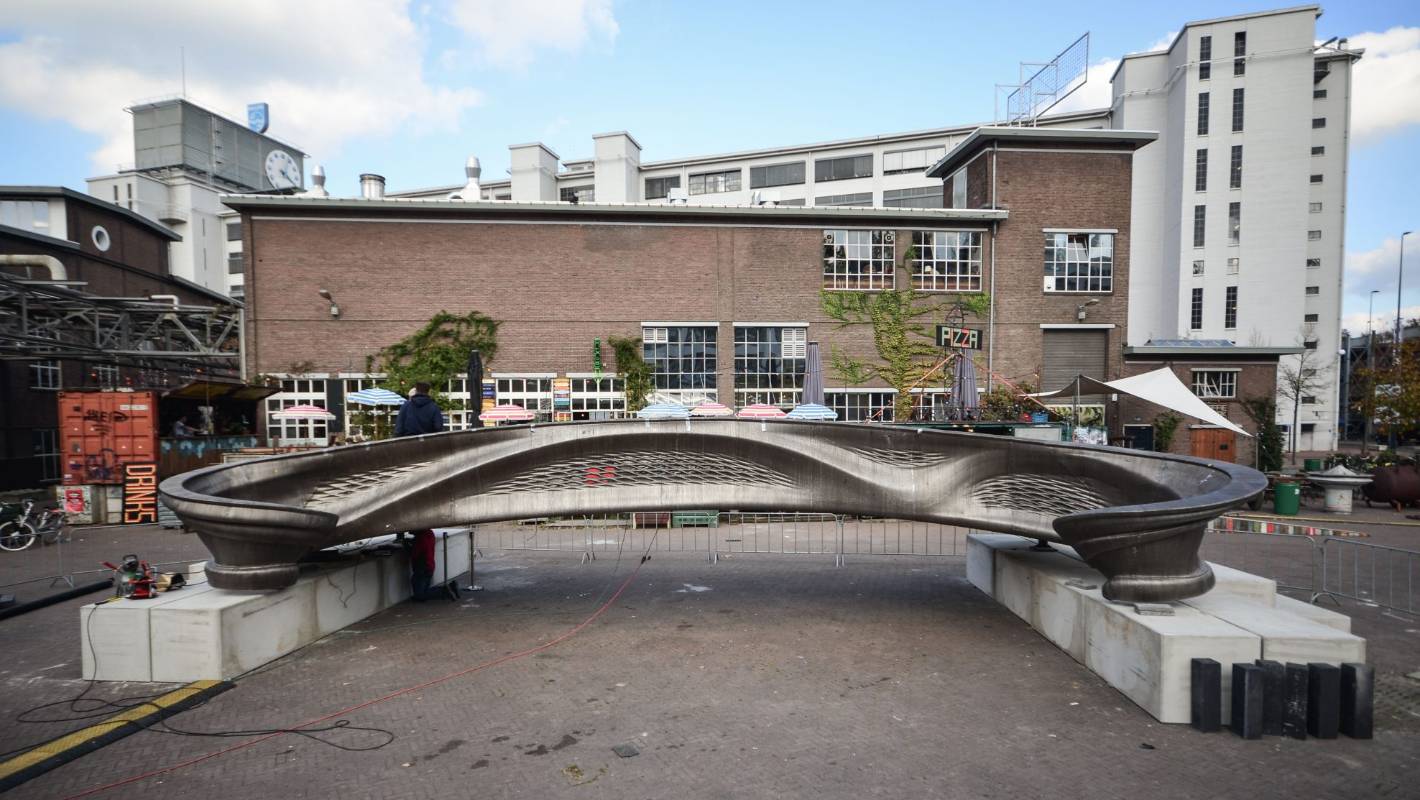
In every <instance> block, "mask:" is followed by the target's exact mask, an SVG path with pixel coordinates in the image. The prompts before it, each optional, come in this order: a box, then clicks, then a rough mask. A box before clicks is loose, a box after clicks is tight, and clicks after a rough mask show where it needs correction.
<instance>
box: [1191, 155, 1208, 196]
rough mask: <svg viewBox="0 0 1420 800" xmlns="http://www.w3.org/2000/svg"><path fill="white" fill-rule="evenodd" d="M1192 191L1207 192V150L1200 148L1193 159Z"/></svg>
mask: <svg viewBox="0 0 1420 800" xmlns="http://www.w3.org/2000/svg"><path fill="white" fill-rule="evenodd" d="M1193 191H1195V192H1206V191H1208V150H1207V149H1206V148H1200V149H1199V150H1198V151H1197V153H1195V154H1194V158H1193Z"/></svg>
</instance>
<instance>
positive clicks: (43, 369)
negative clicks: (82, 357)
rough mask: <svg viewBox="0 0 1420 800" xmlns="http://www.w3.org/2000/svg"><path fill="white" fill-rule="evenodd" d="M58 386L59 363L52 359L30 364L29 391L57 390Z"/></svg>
mask: <svg viewBox="0 0 1420 800" xmlns="http://www.w3.org/2000/svg"><path fill="white" fill-rule="evenodd" d="M59 384H60V369H59V362H58V361H55V360H54V359H46V360H44V361H31V362H30V388H31V389H58V388H59Z"/></svg>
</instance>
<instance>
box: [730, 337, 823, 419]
mask: <svg viewBox="0 0 1420 800" xmlns="http://www.w3.org/2000/svg"><path fill="white" fill-rule="evenodd" d="M807 335H808V329H806V328H781V327H747V326H739V325H737V326H735V404H736V405H738V406H747V405H750V404H751V403H768V404H770V405H775V406H786V407H787V406H794V405H796V404H798V402H799V400H800V398H802V397H803V394H804V368H805V365H806V362H807V355H808V352H807V350H808V344H807Z"/></svg>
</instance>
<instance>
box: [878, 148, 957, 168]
mask: <svg viewBox="0 0 1420 800" xmlns="http://www.w3.org/2000/svg"><path fill="white" fill-rule="evenodd" d="M946 154H947V148H946V147H923V148H919V149H916V150H898V151H895V152H890V153H883V174H884V175H897V174H898V173H902V172H923V171H925V170H926V169H927V168H928V167H930V166H932V165H933V164H935V163H937V161H938V160H940V159H941V157H942V156H944V155H946Z"/></svg>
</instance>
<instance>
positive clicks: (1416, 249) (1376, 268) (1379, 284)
mask: <svg viewBox="0 0 1420 800" xmlns="http://www.w3.org/2000/svg"><path fill="white" fill-rule="evenodd" d="M1405 256H1406V261H1408V262H1409V263H1408V264H1407V265H1406V266H1407V269H1406V276H1407V277H1408V278H1409V280H1407V281H1406V284H1407V287H1408V289H1407V294H1409V293H1410V291H1413V290H1415V289H1417V288H1420V277H1417V276H1420V270H1416V269H1415V267H1416V266H1420V246H1417V243H1416V241H1415V239H1414V237H1407V238H1406V241H1405ZM1399 268H1400V239H1399V238H1390V239H1386V240H1385V241H1384V242H1381V244H1380V246H1379V247H1375V248H1373V249H1371V250H1362V251H1358V252H1350V253H1347V254H1346V276H1345V280H1346V284H1345V285H1346V297H1345V306H1346V309H1347V310H1348V313H1347V314H1345V315H1343V316H1342V319H1341V325H1342V327H1345V328H1348V329H1349V330H1350V331H1351V332H1352V333H1357V332H1364V331H1365V330H1366V313H1367V312H1366V310H1365V309H1367V308H1368V307H1369V306H1370V301H1371V291H1372V290H1377V291H1379V292H1380V294H1378V295H1376V300H1375V312H1376V325H1377V327H1383V326H1384V325H1385V324H1386V323H1384V322H1383V320H1385V319H1389V320H1390V324H1392V325H1394V324H1395V289H1396V275H1397V271H1398V270H1399ZM1386 309H1390V310H1389V311H1387V310H1386ZM1402 314H1403V315H1404V317H1405V318H1406V319H1411V318H1413V317H1416V316H1420V306H1417V307H1415V308H1409V309H1402Z"/></svg>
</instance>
